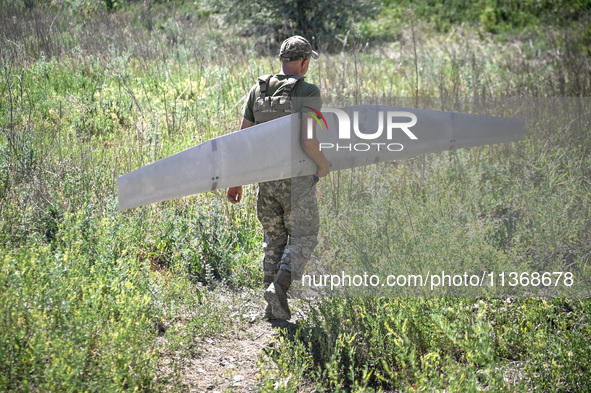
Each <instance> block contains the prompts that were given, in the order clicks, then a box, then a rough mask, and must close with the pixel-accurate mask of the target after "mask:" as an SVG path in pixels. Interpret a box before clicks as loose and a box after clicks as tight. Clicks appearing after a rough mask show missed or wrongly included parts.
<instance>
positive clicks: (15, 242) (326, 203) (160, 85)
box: [0, 1, 591, 391]
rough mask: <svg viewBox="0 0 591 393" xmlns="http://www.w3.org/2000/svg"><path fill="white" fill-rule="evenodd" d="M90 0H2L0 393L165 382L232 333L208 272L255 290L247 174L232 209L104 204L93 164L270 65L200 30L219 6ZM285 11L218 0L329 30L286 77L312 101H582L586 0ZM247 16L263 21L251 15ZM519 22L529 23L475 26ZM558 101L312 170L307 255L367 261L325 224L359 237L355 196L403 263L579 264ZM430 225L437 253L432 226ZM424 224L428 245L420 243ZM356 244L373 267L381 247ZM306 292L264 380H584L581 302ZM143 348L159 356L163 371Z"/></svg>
mask: <svg viewBox="0 0 591 393" xmlns="http://www.w3.org/2000/svg"><path fill="white" fill-rule="evenodd" d="M97 4H98V5H97ZM101 4H103V5H101ZM111 4H112V5H113V7H111V8H112V10H110V11H109V10H107V9H106V8H108V7H104V3H97V2H74V1H72V2H58V1H56V2H51V3H47V2H40V3H36V5H35V6H34V7H31V8H27V7H26V6H25V3H24V2H23V3H22V4H19V3H14V2H10V4H2V5H6V7H4V8H3V12H2V13H1V14H0V26H1V27H0V40H1V43H0V44H1V45H0V73H1V77H0V92H1V94H0V130H1V131H0V132H1V133H0V250H2V255H3V256H2V258H1V259H0V283H1V284H0V285H2V290H0V314H1V319H0V368H1V372H0V375H1V377H0V390H3V391H4V390H6V391H26V390H31V391H34V390H42V391H104V390H109V391H127V390H133V389H135V388H136V387H137V389H138V390H144V391H162V390H167V389H170V390H174V389H177V390H182V389H183V387H182V386H177V387H171V386H172V384H171V383H170V381H178V380H179V370H180V368H181V367H182V361H183V358H184V357H185V356H190V355H192V354H194V351H195V350H196V344H195V337H203V336H211V335H218V334H220V332H222V331H224V330H225V329H227V328H229V327H230V325H232V321H231V320H228V319H224V318H223V316H224V315H226V314H227V312H226V311H227V310H226V309H225V306H224V304H223V303H222V302H220V300H219V299H220V298H219V296H217V293H216V292H215V291H213V288H214V287H215V286H216V285H218V284H219V283H220V282H225V283H226V284H228V286H229V287H231V288H233V289H238V288H242V287H251V288H254V287H256V286H257V285H258V283H259V281H260V261H261V255H260V254H261V252H260V250H261V246H262V244H261V243H262V236H261V232H260V228H259V225H258V223H257V219H256V214H255V196H254V194H255V189H254V187H250V186H248V187H246V191H247V193H246V195H245V198H244V200H243V203H242V206H233V205H230V204H228V203H226V202H225V201H224V195H223V192H222V191H219V192H213V193H208V194H203V195H198V196H194V197H190V198H185V199H182V200H177V201H170V202H165V203H160V204H154V205H152V206H149V207H143V208H138V209H134V210H132V211H127V212H118V211H117V210H116V206H115V204H116V181H115V180H116V178H117V176H119V175H121V174H123V173H126V172H128V171H130V170H132V169H135V168H138V167H140V166H142V165H145V164H147V163H150V162H152V161H154V160H157V159H160V158H163V157H166V156H168V155H170V154H172V153H174V152H177V151H180V150H182V149H185V148H188V147H190V146H193V145H195V144H197V143H200V142H203V141H205V140H208V139H210V138H212V137H215V136H218V135H221V134H223V133H226V132H231V131H234V130H236V129H237V128H238V124H239V120H240V115H241V113H240V107H241V103H242V99H243V96H244V93H245V92H246V91H247V90H248V89H249V87H250V86H251V85H252V84H253V83H254V81H255V79H256V77H257V76H258V75H261V74H263V73H266V72H271V71H277V68H276V67H277V63H276V62H275V61H274V60H270V58H269V57H261V56H260V51H259V50H258V49H257V46H256V45H257V44H256V43H253V42H251V39H250V38H245V37H243V36H239V35H236V34H235V33H236V32H235V31H234V30H233V29H232V28H224V29H223V30H221V29H219V28H218V23H217V21H218V17H220V16H223V15H222V14H219V13H216V12H218V11H216V9H215V8H213V6H215V5H216V4H218V3H205V4H204V3H199V4H197V6H195V5H194V3H193V2H180V1H179V2H174V1H173V2H170V3H168V2H167V3H166V4H161V3H159V2H143V3H141V4H140V3H134V2H117V4H118V5H117V7H115V2H112V3H111ZM302 4H303V6H302V7H300V8H299V9H298V11H300V12H299V13H294V14H289V15H293V16H290V18H292V20H293V22H292V24H291V25H290V24H289V23H286V24H277V25H273V23H279V21H280V17H279V16H275V15H278V14H272V15H271V16H270V17H268V18H267V17H266V16H265V15H266V14H265V12H269V10H270V9H269V8H266V7H267V6H264V5H256V4H250V5H242V4H240V7H246V11H247V12H246V13H245V15H247V17H249V18H252V19H251V20H252V22H253V23H252V24H250V25H249V24H248V23H246V22H248V21H246V20H245V23H244V25H245V26H247V28H248V29H251V30H248V31H250V32H251V33H255V34H256V35H257V37H262V39H263V40H267V39H268V41H266V42H265V45H268V46H269V47H274V48H276V47H277V46H278V43H279V42H280V41H281V39H282V37H283V36H282V37H277V36H274V35H268V34H267V33H266V31H265V30H255V28H257V29H263V26H267V27H269V26H275V27H276V28H273V32H274V33H275V32H277V33H278V34H283V35H284V36H285V35H289V34H293V33H301V34H306V35H308V34H311V35H315V36H316V37H317V41H316V42H315V44H314V45H318V46H322V45H323V44H322V43H326V44H327V45H332V44H330V42H331V41H330V40H332V39H333V38H335V37H336V35H339V37H340V38H341V39H342V42H343V44H342V46H339V48H342V49H343V54H342V55H331V54H326V55H325V56H322V57H321V58H320V59H319V60H318V61H317V62H314V63H313V65H312V66H311V69H310V74H309V76H308V77H309V79H310V80H311V81H314V82H316V83H317V84H318V85H319V86H320V88H321V91H322V94H323V97H324V98H325V102H326V103H327V104H329V103H331V102H343V101H346V100H351V101H353V102H367V101H371V100H382V99H383V100H386V99H390V98H392V97H405V96H406V97H410V101H405V102H407V104H408V103H409V102H410V104H408V105H414V104H415V103H419V102H421V103H422V101H420V100H419V96H420V97H437V100H436V101H435V102H436V104H433V103H431V105H432V106H433V107H436V108H438V109H444V110H449V109H458V110H461V109H462V105H463V102H464V101H463V98H464V97H469V98H470V100H472V101H474V102H478V103H481V104H483V105H486V103H489V102H490V101H491V100H492V98H493V97H499V96H502V97H510V96H518V97H519V96H527V97H532V96H537V97H543V96H560V95H563V96H564V95H568V96H576V97H585V96H589V95H590V94H591V78H590V77H589V72H588V70H589V49H588V48H589V31H590V30H589V29H588V28H587V27H586V26H585V28H584V29H582V28H580V27H581V26H582V25H583V24H584V22H585V21H586V19H585V18H587V15H586V13H585V12H584V11H585V9H587V8H588V7H587V8H585V7H586V5H585V4H586V3H584V2H581V3H574V2H573V3H572V5H569V6H568V7H564V10H565V11H564V12H563V13H560V12H558V14H559V15H564V17H565V20H568V21H569V23H564V24H562V25H561V24H560V23H558V26H556V25H547V24H546V23H547V21H546V19H545V18H546V15H549V14H551V13H555V12H557V7H559V6H558V5H555V4H554V3H553V2H550V3H548V4H549V8H548V11H539V12H538V11H536V10H537V8H535V7H537V4H542V3H539V2H533V3H530V2H525V3H523V5H519V4H517V3H502V4H501V7H500V8H497V7H493V6H492V5H491V4H492V3H490V4H489V3H488V2H478V3H477V4H476V5H475V7H473V8H471V7H459V6H458V7H454V6H448V7H438V6H435V5H434V6H433V7H427V5H425V6H423V5H422V4H415V3H413V13H414V14H413V15H414V17H416V19H415V21H416V22H417V25H415V26H420V27H421V28H420V29H419V28H417V29H416V33H417V34H416V37H415V38H414V39H413V38H411V37H410V34H409V31H408V29H406V27H408V26H409V25H408V6H407V4H406V3H404V2H401V3H396V4H398V5H393V4H391V3H388V2H386V3H385V4H384V6H383V8H382V13H381V14H380V15H379V17H378V19H377V25H374V27H375V28H376V29H377V30H375V31H374V33H375V35H374V37H376V36H377V37H378V38H380V39H382V40H386V41H388V40H390V39H392V38H395V39H396V41H397V42H396V43H395V44H393V43H388V42H383V43H381V44H372V43H370V44H369V45H367V46H365V43H366V42H367V41H363V42H362V41H356V40H357V39H358V38H359V35H357V34H353V33H352V34H351V35H349V41H346V40H344V38H343V37H341V35H346V33H347V31H348V30H349V29H350V24H351V23H352V22H353V21H354V20H357V19H355V18H357V17H363V16H364V15H369V14H371V15H373V12H374V11H373V10H374V9H373V8H372V7H373V4H374V3H373V2H372V3H367V4H370V5H371V6H369V7H367V9H361V8H357V9H355V8H353V10H354V12H355V15H353V14H351V13H348V12H349V11H346V10H344V9H341V8H340V7H344V6H341V5H339V6H334V4H336V3H334V4H333V3H330V2H320V3H314V4H312V3H302ZM355 4H356V5H357V6H359V7H361V6H362V5H364V4H366V3H365V2H358V3H355ZM450 4H452V5H456V4H459V3H450ZM486 4H488V8H486V6H485V5H486ZM495 4H496V3H495ZM520 4H521V3H520ZM544 4H545V3H544ZM579 4H580V5H581V7H583V8H581V9H578V8H576V7H579ZM78 6H80V8H79V9H78V8H76V7H78ZM208 7H210V8H208ZM240 7H235V9H232V11H234V10H236V11H238V10H240V9H243V10H244V8H240ZM483 7H484V8H483ZM515 7H517V8H519V7H522V8H519V9H520V10H521V9H522V10H523V14H522V13H519V12H514V11H515V10H516V8H515ZM528 7H533V8H531V10H532V11H528V10H529V9H530V8H528ZM228 8H229V7H228ZM460 9H462V12H459V11H458V10H460ZM504 9H507V10H509V11H503V10H504ZM570 9H572V10H574V11H576V12H574V11H573V12H572V13H571V12H570V11H569V10H570ZM579 10H580V11H581V12H578V11H579ZM293 11H294V10H293V9H292V8H290V9H289V12H293ZM366 11H367V12H368V13H369V14H365V13H364V12H366ZM219 12H221V11H219ZM286 12H287V11H286ZM505 14H506V15H505ZM503 15H505V16H503ZM321 17H322V19H321ZM481 17H482V20H481ZM265 18H267V19H268V23H269V24H267V25H266V24H264V23H263V24H259V22H260V21H261V20H263V21H265V23H266V22H267V20H266V19H265ZM298 18H300V19H298ZM302 18H303V19H302ZM398 18H400V19H398ZM454 18H455V19H454ZM504 18H507V19H506V20H505V19H504ZM304 19H305V21H304ZM320 20H322V21H323V22H322V23H321V22H319V21H320ZM392 21H394V22H395V23H392ZM254 22H256V23H254ZM461 22H465V23H464V24H463V25H461V24H459V23H461ZM364 23H367V24H366V26H369V25H370V24H371V23H370V22H367V21H366V22H363V23H361V24H360V25H359V26H358V27H359V31H360V32H361V33H363V28H364V27H363V26H364ZM471 23H476V24H478V23H483V26H484V29H481V28H479V27H478V26H471ZM386 24H390V25H392V26H395V27H392V29H390V28H388V29H383V27H384V26H385V25H386ZM532 24H534V25H536V24H539V25H540V26H542V27H544V28H543V29H531V30H526V31H525V32H524V33H523V35H520V34H516V35H515V36H509V35H507V34H506V35H504V36H503V37H493V36H491V35H489V34H488V33H487V31H488V32H490V31H497V32H499V33H502V32H503V31H505V32H513V33H515V30H511V29H512V28H517V27H519V26H531V25H532ZM306 26H307V27H306ZM511 26H512V27H511ZM304 27H305V28H309V29H312V30H310V31H313V32H312V33H306V32H305V31H304V30H303V29H304ZM452 27H453V29H452ZM380 29H381V30H380ZM351 31H353V30H351ZM367 31H369V32H370V33H371V34H374V33H372V32H371V29H370V30H367ZM439 31H453V34H439V33H438V32H439ZM371 34H370V36H371ZM98 35H100V36H101V37H103V38H102V39H100V40H99V39H97V36H98ZM272 37H275V38H273V39H274V40H275V41H272ZM366 38H367V37H366ZM321 39H322V42H321ZM332 42H333V43H334V41H332ZM339 42H341V41H339ZM349 44H350V45H349ZM400 102H403V100H402V99H400ZM568 102H571V103H572V102H577V101H568ZM568 102H567V103H568ZM579 102H580V103H585V101H579ZM425 105H427V104H425ZM579 109H581V111H580V112H578V113H579V115H580V116H578V117H575V120H576V121H574V122H573V123H572V124H567V125H558V124H552V123H547V122H542V121H540V122H535V123H533V124H532V125H531V126H530V128H528V132H527V137H526V139H525V140H524V141H522V142H520V143H518V144H514V145H512V147H511V148H507V147H499V146H496V147H483V148H478V149H472V150H470V151H458V152H453V153H442V154H438V155H433V156H430V157H427V158H419V159H415V160H408V161H405V162H402V163H397V164H387V165H382V166H378V167H374V168H371V169H365V170H364V171H360V172H359V173H358V175H363V176H360V177H355V176H352V177H351V176H349V175H348V174H345V172H343V173H341V174H339V173H334V174H331V176H330V177H329V178H327V179H325V180H323V182H322V183H321V185H320V186H319V187H320V189H321V191H322V195H321V197H320V201H321V205H322V208H323V212H324V214H323V220H324V222H323V228H324V229H325V230H326V232H325V233H323V236H322V238H321V242H322V244H321V246H324V249H325V250H327V251H326V253H325V254H323V255H322V258H324V259H325V260H326V261H330V262H335V264H334V266H335V267H338V266H339V265H338V264H336V263H343V261H344V262H346V261H347V259H349V262H351V263H352V262H354V261H355V260H357V259H360V258H362V257H363V256H364V255H367V250H364V249H363V247H362V248H359V247H354V245H355V244H354V243H352V242H349V243H343V242H342V241H340V240H339V239H341V237H340V236H341V235H342V234H343V233H345V234H346V235H349V236H350V235H351V234H352V233H355V232H356V231H361V232H364V233H368V234H371V235H372V236H375V237H378V235H379V233H380V231H379V230H378V229H379V227H378V226H376V225H375V222H373V223H372V221H371V220H368V219H367V216H365V219H364V218H363V216H362V215H361V214H360V212H359V210H357V211H355V210H354V209H353V207H355V205H356V204H360V203H368V205H369V206H370V207H371V209H373V212H374V213H376V212H378V211H381V210H382V209H385V210H386V211H388V210H390V212H391V213H392V217H396V218H397V219H398V221H397V222H395V223H396V225H393V224H392V223H391V222H388V221H387V220H384V219H383V217H380V220H378V221H379V222H378V224H379V225H386V224H387V225H389V227H388V230H389V233H395V234H396V239H392V238H382V239H381V241H383V242H384V243H381V245H384V244H385V245H387V247H388V248H386V249H388V250H390V251H392V253H391V254H390V256H391V255H394V256H395V259H396V260H395V262H400V263H401V266H402V267H406V268H409V267H412V266H418V265H420V262H421V258H427V259H430V260H437V258H439V257H441V256H442V255H444V256H445V257H446V258H449V259H450V261H452V262H453V259H454V258H459V257H461V259H462V260H466V261H468V260H469V259H470V258H471V257H476V258H483V259H484V258H488V259H487V261H496V262H498V263H499V264H501V263H505V264H506V263H515V262H517V261H519V262H520V263H524V264H528V263H530V262H535V263H540V262H543V263H547V264H548V266H552V265H553V264H556V265H559V266H564V265H567V264H573V266H574V265H577V266H580V267H581V268H584V267H585V266H588V264H589V256H590V255H591V253H590V252H589V244H591V239H590V238H589V236H590V235H589V230H588V228H589V227H590V222H591V221H590V220H591V216H590V212H589V206H591V204H590V203H589V198H590V196H591V194H590V193H589V187H590V184H589V178H590V174H589V168H591V165H590V162H589V152H588V146H589V143H590V142H589V135H588V133H587V132H585V130H587V129H588V123H587V122H588V114H586V112H584V111H583V110H582V109H584V108H583V107H577V106H576V105H575V106H573V107H571V108H569V109H568V110H569V111H573V112H569V113H571V114H572V113H575V112H576V111H577V110H579ZM540 118H541V119H543V116H542V115H540ZM577 122H578V123H577ZM549 124H550V126H548V125H549ZM564 135H568V137H564ZM362 178H366V179H367V181H365V180H364V181H361V180H360V179H362ZM515 179H519V182H517V181H515ZM374 197H377V198H374ZM348 209H349V210H348ZM347 214H349V216H347ZM372 217H375V216H372ZM352 218H356V219H355V220H353V219H352ZM467 227H469V228H471V230H470V231H467V230H466V228H467ZM449 234H453V235H454V236H453V237H454V243H453V244H452V247H449V246H448V245H446V244H444V242H443V240H442V239H443V238H444V236H443V235H449ZM428 236H432V237H433V239H434V240H433V241H431V242H426V241H425V240H424V239H426V238H427V237H428ZM366 238H368V239H369V236H366ZM394 240H396V241H394ZM371 244H372V243H371V242H369V241H367V242H366V243H365V244H364V246H366V247H369V246H371ZM320 250H323V249H322V247H319V251H320ZM372 251H375V250H372ZM376 254H378V256H379V257H380V258H381V259H379V258H377V259H376V260H375V261H377V262H384V261H385V260H386V257H388V254H387V253H385V252H382V255H381V256H380V255H379V253H377V252H376ZM343 256H345V257H347V258H341V257H343ZM419 257H420V258H419ZM339 258H340V259H339ZM375 261H374V262H375ZM390 262H392V261H390ZM404 264H406V265H404ZM309 305H310V307H311V311H310V313H309V315H308V316H307V317H305V318H304V319H303V320H302V321H301V322H300V323H299V326H296V327H295V330H293V329H292V330H290V331H288V332H286V333H285V334H283V335H280V338H279V342H278V343H277V344H278V345H277V346H276V349H275V351H273V352H272V353H269V356H268V357H267V358H265V359H263V369H262V373H263V378H262V380H261V385H262V389H263V390H267V391H270V390H271V389H278V390H281V389H282V390H283V391H297V389H298V386H299V385H301V384H304V385H306V386H315V387H317V388H318V389H319V390H328V391H337V390H346V391H364V390H366V391H372V390H373V389H375V388H378V389H379V388H395V389H400V390H402V391H418V390H421V389H423V390H438V389H439V390H443V389H447V390H450V391H464V390H474V391H475V390H477V389H483V388H489V389H491V390H495V391H496V390H499V391H502V390H506V391H507V390H509V391H514V390H519V389H526V390H527V389H540V390H553V389H558V390H562V391H584V390H585V389H587V388H588V387H589V380H588V375H589V363H588V359H589V358H590V356H589V344H588V343H589V342H590V340H589V336H590V333H591V332H590V331H589V320H588V318H589V315H590V311H591V310H590V307H589V301H588V300H576V299H558V300H541V299H527V298H526V299H514V298H503V299H488V298H484V299H478V300H470V299H446V298H428V299H423V298H421V299H415V298H411V299H401V298H390V299H381V298H380V299H376V298H368V299H324V300H318V301H316V302H311V303H310V304H309ZM163 341H165V342H166V344H162V342H163ZM163 358H166V359H171V363H170V364H167V365H166V368H167V369H168V367H171V368H172V369H173V371H172V372H170V374H168V375H163V374H162V370H163V369H164V368H165V367H163V366H162V365H163ZM508 379H509V380H510V381H509V382H507V380H508ZM503 383H509V385H508V386H505V385H503Z"/></svg>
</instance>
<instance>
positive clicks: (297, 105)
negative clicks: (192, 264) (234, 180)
mask: <svg viewBox="0 0 591 393" xmlns="http://www.w3.org/2000/svg"><path fill="white" fill-rule="evenodd" d="M311 58H314V59H317V58H318V53H316V52H315V51H313V50H312V46H311V45H310V43H309V42H308V40H306V39H305V38H303V37H301V36H293V37H290V38H288V39H286V40H285V41H284V42H283V44H282V45H281V49H280V52H279V61H280V62H281V73H279V74H277V75H263V76H261V77H259V78H258V83H256V84H255V85H254V86H253V87H252V88H251V89H250V92H249V95H248V101H247V102H246V104H245V106H244V116H243V119H242V125H241V127H240V129H241V130H243V129H245V128H248V127H251V126H253V125H255V124H260V123H264V122H266V121H269V120H273V119H276V118H279V117H282V116H287V115H289V114H291V113H297V112H300V111H301V109H302V107H303V106H307V107H311V108H314V109H316V110H318V111H319V110H320V107H321V106H322V101H321V97H320V89H318V87H317V86H316V85H314V84H311V83H308V82H306V81H304V80H303V79H304V75H306V72H307V71H308V66H309V65H310V60H311ZM308 117H309V115H307V114H305V113H303V114H302V122H301V124H302V130H301V135H300V141H301V145H302V148H303V149H304V151H305V152H306V154H308V155H309V156H310V158H312V160H313V161H314V162H315V163H316V165H317V166H318V170H317V172H316V175H310V176H301V177H296V178H291V179H285V180H276V181H270V182H264V183H260V184H259V192H258V200H257V216H258V218H259V221H260V222H261V224H262V225H263V231H264V243H263V248H264V252H265V256H264V259H263V282H264V284H265V287H266V288H267V289H266V291H265V300H266V301H267V303H268V304H267V307H266V309H265V318H266V319H269V320H272V319H285V320H289V319H290V318H291V312H290V310H289V306H288V304H287V297H286V293H287V290H288V289H289V287H290V286H291V282H292V280H293V279H299V278H300V277H301V275H302V273H303V269H304V267H305V264H306V263H307V262H308V260H309V258H310V256H311V255H312V252H313V251H314V248H315V247H316V244H317V243H318V240H317V237H318V226H319V218H318V204H317V200H316V182H317V181H318V178H320V177H324V176H326V175H328V173H329V171H330V163H329V162H328V161H327V160H326V157H324V154H323V153H322V152H321V151H320V149H319V143H318V140H317V139H316V134H315V131H313V132H312V137H311V138H309V135H308V132H307V129H306V125H307V123H308V120H307V119H308ZM226 195H227V198H228V200H229V201H230V202H232V203H238V202H240V200H241V199H242V186H237V187H230V188H229V189H228V191H227V194H226Z"/></svg>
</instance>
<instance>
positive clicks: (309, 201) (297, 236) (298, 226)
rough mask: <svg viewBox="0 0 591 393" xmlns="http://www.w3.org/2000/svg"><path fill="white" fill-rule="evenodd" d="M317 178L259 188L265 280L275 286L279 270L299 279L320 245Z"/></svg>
mask: <svg viewBox="0 0 591 393" xmlns="http://www.w3.org/2000/svg"><path fill="white" fill-rule="evenodd" d="M316 181H317V178H316V177H314V176H301V177H296V178H292V179H286V180H275V181H270V182H265V183H260V184H259V194H258V201H257V216H258V218H259V221H260V222H261V224H262V225H263V230H264V233H265V238H264V244H263V247H264V251H265V257H264V259H263V274H264V275H263V277H264V281H265V283H267V284H268V283H271V282H272V281H273V279H274V277H275V276H276V274H277V272H278V271H279V269H286V270H288V271H290V272H291V274H292V277H293V278H294V279H299V278H300V277H301V275H302V273H303V270H304V267H305V266H306V263H307V262H308V260H309V259H310V256H311V255H312V252H313V251H314V248H316V245H317V244H318V239H317V238H318V228H319V216H318V203H317V201H316Z"/></svg>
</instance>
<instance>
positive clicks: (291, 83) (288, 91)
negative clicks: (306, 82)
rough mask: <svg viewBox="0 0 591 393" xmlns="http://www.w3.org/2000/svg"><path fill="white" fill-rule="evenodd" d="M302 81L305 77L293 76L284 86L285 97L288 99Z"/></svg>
mask: <svg viewBox="0 0 591 393" xmlns="http://www.w3.org/2000/svg"><path fill="white" fill-rule="evenodd" d="M302 79H304V76H303V75H291V76H290V77H289V78H288V79H287V82H285V83H284V84H283V97H288V96H289V95H290V94H291V91H292V90H293V88H294V87H295V85H296V84H297V83H298V82H299V81H301V80H302Z"/></svg>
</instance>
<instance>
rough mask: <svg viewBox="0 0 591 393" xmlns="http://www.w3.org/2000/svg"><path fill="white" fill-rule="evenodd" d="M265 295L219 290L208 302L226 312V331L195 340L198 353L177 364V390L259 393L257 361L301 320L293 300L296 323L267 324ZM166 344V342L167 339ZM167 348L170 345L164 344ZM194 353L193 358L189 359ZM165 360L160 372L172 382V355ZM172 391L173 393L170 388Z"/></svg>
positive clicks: (212, 392)
mask: <svg viewBox="0 0 591 393" xmlns="http://www.w3.org/2000/svg"><path fill="white" fill-rule="evenodd" d="M262 294H263V291H262V290H259V291H256V292H255V291H252V290H249V291H242V292H239V293H236V292H233V291H229V290H227V289H226V290H223V289H216V290H215V292H213V293H210V294H209V295H208V296H207V299H206V300H205V301H212V300H214V301H215V302H216V303H217V305H216V308H217V309H224V310H226V312H227V313H228V318H231V319H232V321H231V322H229V326H231V327H230V328H229V330H228V331H226V332H224V333H221V334H219V335H218V334H216V335H210V336H208V337H194V338H193V342H192V345H193V346H194V347H195V350H194V351H183V353H184V354H185V355H184V356H185V357H184V359H180V360H179V359H177V360H176V363H177V364H180V365H181V366H180V370H178V371H177V373H176V375H177V376H178V377H180V379H181V380H182V381H179V383H178V385H177V386H176V389H177V390H180V391H182V392H191V393H198V392H205V393H214V392H218V393H222V392H256V391H259V389H260V385H261V371H260V367H259V362H260V361H261V357H260V355H261V354H262V353H263V351H269V350H271V349H272V347H273V345H274V344H275V343H274V338H275V337H276V336H277V335H279V334H282V331H284V330H283V329H284V328H288V329H289V328H290V327H293V326H295V324H297V321H298V320H299V319H301V318H302V317H303V310H302V309H303V308H304V307H302V304H301V303H300V302H298V301H293V300H290V307H291V310H292V318H291V320H290V321H289V322H288V321H282V320H276V321H271V322H270V321H267V320H265V319H263V314H264V307H265V305H266V303H265V302H264V300H263V296H262ZM161 339H162V340H165V339H164V338H163V337H162V338H161ZM161 345H163V346H164V347H166V346H167V343H166V342H161ZM187 353H190V354H191V356H190V358H187V357H186V356H187V355H186V354H187ZM165 356H166V357H168V359H165V360H164V361H163V366H162V370H161V371H164V372H165V373H167V374H169V377H170V378H171V379H172V380H175V379H177V378H178V377H173V374H174V373H173V372H172V371H171V368H172V364H173V363H174V362H173V361H172V356H171V355H165ZM171 388H172V389H171V390H175V388H174V387H172V386H171Z"/></svg>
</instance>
